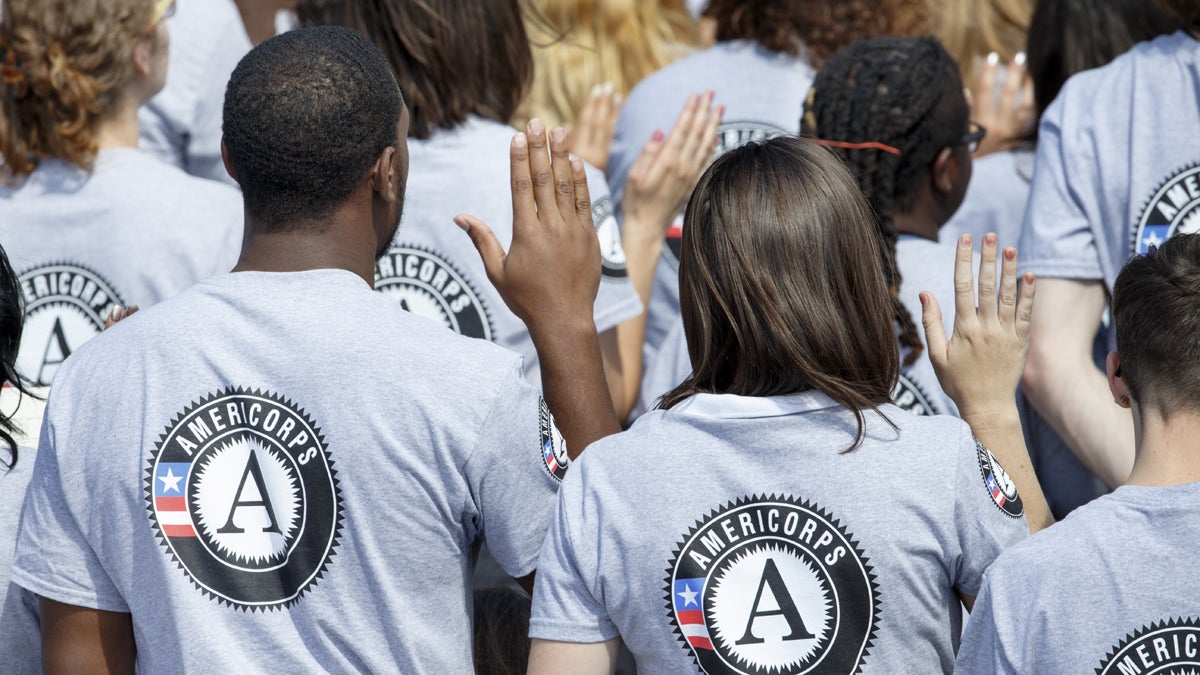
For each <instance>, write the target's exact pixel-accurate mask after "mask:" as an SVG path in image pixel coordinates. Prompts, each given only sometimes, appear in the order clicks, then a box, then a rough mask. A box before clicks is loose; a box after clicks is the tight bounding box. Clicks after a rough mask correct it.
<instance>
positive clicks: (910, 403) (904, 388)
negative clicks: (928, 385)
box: [892, 373, 937, 415]
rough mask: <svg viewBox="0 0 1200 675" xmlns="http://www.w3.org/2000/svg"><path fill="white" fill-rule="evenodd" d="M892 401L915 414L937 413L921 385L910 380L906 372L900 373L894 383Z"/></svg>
mask: <svg viewBox="0 0 1200 675" xmlns="http://www.w3.org/2000/svg"><path fill="white" fill-rule="evenodd" d="M892 403H894V404H896V406H897V407H899V408H903V409H905V410H907V411H908V412H910V413H912V414H914V415H936V414H937V411H936V410H934V408H933V404H932V403H930V401H929V397H928V396H926V395H925V392H924V391H922V390H921V387H920V385H918V384H917V383H916V382H915V381H913V380H910V379H909V378H908V377H907V376H906V375H905V374H904V373H900V377H899V378H898V379H897V380H896V384H894V385H892Z"/></svg>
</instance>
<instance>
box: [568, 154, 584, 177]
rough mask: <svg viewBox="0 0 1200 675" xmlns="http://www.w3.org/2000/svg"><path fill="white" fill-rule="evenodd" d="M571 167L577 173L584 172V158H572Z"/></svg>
mask: <svg viewBox="0 0 1200 675" xmlns="http://www.w3.org/2000/svg"><path fill="white" fill-rule="evenodd" d="M571 168H572V169H573V170H574V171H575V173H583V160H582V159H579V158H578V157H573V158H571Z"/></svg>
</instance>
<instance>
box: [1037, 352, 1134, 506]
mask: <svg viewBox="0 0 1200 675" xmlns="http://www.w3.org/2000/svg"><path fill="white" fill-rule="evenodd" d="M1024 392H1025V395H1026V396H1027V397H1028V398H1029V400H1030V401H1031V402H1032V403H1033V405H1034V407H1036V408H1037V410H1038V412H1039V413H1041V415H1042V417H1044V418H1045V419H1046V421H1047V423H1049V424H1050V427H1051V428H1053V429H1054V431H1055V433H1057V434H1058V436H1059V438H1061V439H1062V440H1063V442H1065V443H1066V444H1067V447H1069V448H1070V449H1071V451H1072V452H1073V453H1075V456H1076V457H1077V458H1078V459H1079V461H1080V462H1081V463H1082V464H1083V465H1084V466H1085V467H1087V469H1088V470H1089V471H1091V472H1092V473H1094V474H1095V475H1096V476H1098V477H1099V478H1100V479H1101V480H1103V481H1104V482H1105V483H1107V484H1108V486H1109V487H1113V488H1115V487H1118V486H1120V485H1122V484H1123V483H1124V482H1125V480H1126V479H1127V478H1128V477H1129V472H1130V471H1131V470H1132V469H1133V459H1134V452H1133V416H1132V415H1131V414H1130V413H1129V411H1128V410H1125V409H1123V408H1121V407H1119V406H1117V405H1116V404H1114V403H1113V401H1112V396H1111V394H1110V393H1109V390H1108V383H1107V381H1106V380H1105V377H1104V374H1103V373H1101V372H1100V370H1099V369H1097V368H1096V366H1095V365H1093V364H1092V362H1091V360H1090V359H1088V358H1087V357H1086V355H1083V354H1062V353H1059V354H1053V355H1052V354H1042V355H1041V356H1040V357H1037V356H1035V355H1034V354H1033V353H1031V354H1030V363H1029V365H1028V366H1027V367H1026V373H1025V378H1024Z"/></svg>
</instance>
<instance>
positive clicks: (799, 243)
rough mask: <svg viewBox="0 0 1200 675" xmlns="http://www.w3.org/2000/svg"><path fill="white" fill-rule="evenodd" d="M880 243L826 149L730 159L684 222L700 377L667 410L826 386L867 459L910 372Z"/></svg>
mask: <svg viewBox="0 0 1200 675" xmlns="http://www.w3.org/2000/svg"><path fill="white" fill-rule="evenodd" d="M879 246H880V242H879V237H878V235H877V234H876V233H875V222H874V219H873V218H872V216H871V212H870V210H869V207H868V206H867V203H866V200H865V199H864V198H863V196H862V193H861V192H860V191H859V188H858V183H857V182H856V181H855V180H854V177H853V176H851V175H850V172H849V170H847V169H846V167H845V165H844V163H843V162H842V161H841V160H840V159H839V158H838V157H837V156H836V155H834V154H833V153H831V152H830V151H829V150H826V149H825V148H822V147H820V146H817V145H815V144H813V143H809V142H807V141H803V140H801V139H798V138H794V137H780V138H776V139H772V140H769V141H766V142H765V143H750V144H748V145H745V146H743V147H741V148H738V149H736V150H732V151H730V152H728V153H726V154H725V155H723V156H722V157H721V158H719V159H718V160H717V161H716V162H714V163H713V165H712V166H711V167H709V169H708V170H707V171H706V172H705V173H704V175H703V176H701V178H700V182H699V184H698V185H697V186H696V191H695V192H694V193H693V195H692V198H691V201H689V202H688V207H687V211H686V213H685V215H684V227H683V241H682V247H683V248H682V253H681V256H680V267H679V295H680V305H681V308H682V313H683V328H684V333H685V335H686V337H687V344H688V352H689V353H690V355H691V360H692V375H691V376H690V377H688V379H686V380H684V382H683V383H682V384H680V385H679V386H678V387H676V388H675V389H673V390H671V391H670V392H668V393H667V394H666V395H664V396H663V398H662V401H661V404H660V406H661V407H662V408H671V407H672V406H674V405H676V404H677V403H679V402H680V401H682V400H684V399H685V398H687V397H689V396H691V395H693V394H697V393H713V394H737V395H740V396H777V395H782V394H790V393H793V392H800V391H806V390H813V389H815V390H817V391H819V392H821V393H824V394H825V395H827V396H829V397H830V398H831V399H833V400H834V401H836V402H837V403H839V404H841V405H842V406H844V407H846V408H847V409H849V410H852V411H854V414H855V417H856V418H857V422H858V431H857V434H856V436H855V440H854V444H853V445H852V446H851V447H850V449H854V448H857V447H858V446H859V444H861V443H862V438H863V435H864V433H865V432H864V423H865V419H864V415H863V413H864V411H874V412H877V413H878V412H879V408H878V407H879V406H880V405H883V404H885V403H889V402H890V401H891V389H892V385H893V383H894V382H895V381H896V378H897V377H898V376H899V370H900V360H899V352H898V350H897V348H896V336H895V334H894V333H893V331H892V310H891V302H890V300H889V299H888V292H887V285H886V284H885V283H884V279H883V273H882V271H881V270H880V268H879V257H880V252H879ZM885 419H886V418H885ZM889 423H890V422H889Z"/></svg>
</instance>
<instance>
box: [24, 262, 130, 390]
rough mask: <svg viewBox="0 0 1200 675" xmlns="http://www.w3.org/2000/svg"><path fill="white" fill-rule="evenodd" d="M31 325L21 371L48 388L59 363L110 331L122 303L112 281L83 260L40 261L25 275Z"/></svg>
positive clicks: (27, 322)
mask: <svg viewBox="0 0 1200 675" xmlns="http://www.w3.org/2000/svg"><path fill="white" fill-rule="evenodd" d="M19 281H20V284H21V294H22V295H23V296H24V300H25V324H24V329H23V330H22V332H21V347H20V350H19V352H18V356H17V370H18V371H19V372H20V373H21V374H22V375H24V376H25V377H26V378H28V379H30V380H31V381H33V383H34V384H36V385H39V386H48V385H49V384H50V382H51V381H52V380H53V379H54V374H55V373H56V372H57V371H58V367H59V365H61V364H62V362H63V361H66V360H67V357H68V356H70V355H71V354H72V353H74V351H75V350H76V349H78V348H79V346H80V345H82V344H83V343H84V342H87V341H88V340H90V339H92V338H93V337H95V336H97V335H99V334H100V331H102V330H104V321H105V319H106V318H107V316H108V313H109V311H110V310H111V309H112V307H113V305H116V304H122V301H121V297H120V296H119V295H118V294H117V291H116V289H114V288H113V286H112V284H110V283H108V281H107V280H105V279H104V277H102V276H101V275H100V274H99V273H97V272H96V271H94V270H92V269H90V268H88V267H86V266H84V265H80V264H78V263H66V262H61V263H51V264H47V265H39V266H36V267H33V268H30V269H28V270H26V271H24V272H22V273H21V274H20V276H19Z"/></svg>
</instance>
